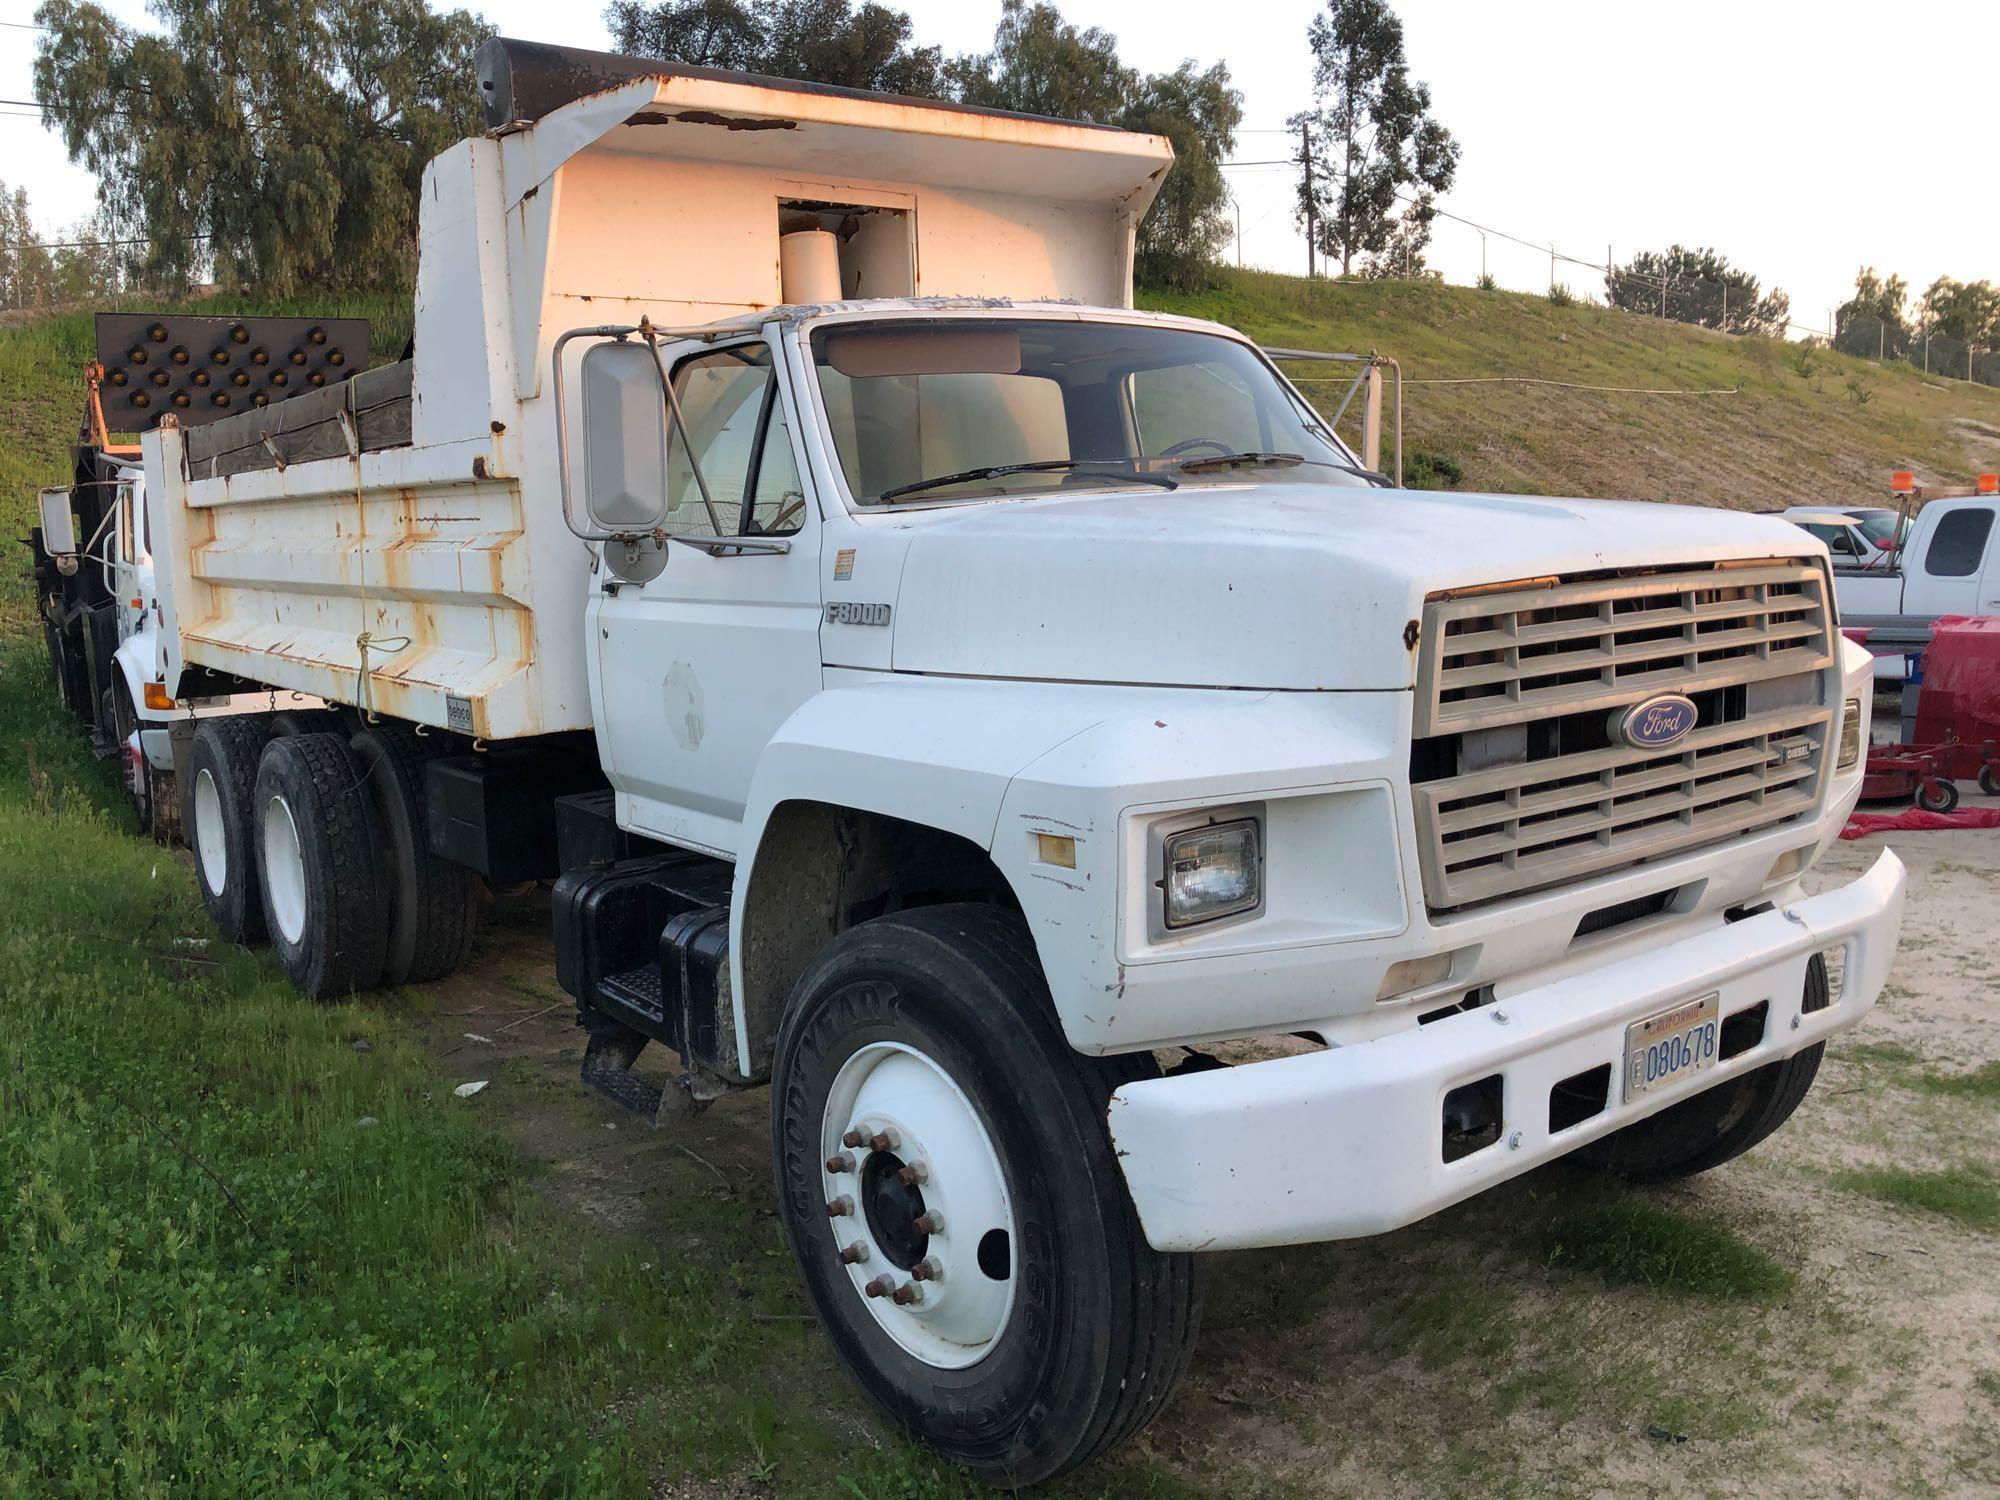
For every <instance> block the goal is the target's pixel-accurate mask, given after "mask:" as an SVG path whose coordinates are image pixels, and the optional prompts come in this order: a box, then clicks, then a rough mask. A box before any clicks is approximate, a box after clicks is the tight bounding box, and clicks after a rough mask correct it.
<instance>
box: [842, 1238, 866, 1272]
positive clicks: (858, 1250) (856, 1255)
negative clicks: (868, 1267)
mask: <svg viewBox="0 0 2000 1500" xmlns="http://www.w3.org/2000/svg"><path fill="white" fill-rule="evenodd" d="M866 1259H868V1242H867V1241H866V1240H856V1241H855V1242H854V1243H853V1244H851V1245H849V1246H847V1247H846V1248H845V1249H843V1250H842V1251H841V1252H840V1263H841V1264H842V1265H843V1266H857V1265H859V1264H861V1262H862V1261H864V1260H866Z"/></svg>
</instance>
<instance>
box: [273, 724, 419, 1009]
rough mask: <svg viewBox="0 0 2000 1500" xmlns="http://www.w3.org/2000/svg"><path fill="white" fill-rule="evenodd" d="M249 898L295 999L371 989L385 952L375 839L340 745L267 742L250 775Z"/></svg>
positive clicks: (384, 891) (357, 780)
mask: <svg viewBox="0 0 2000 1500" xmlns="http://www.w3.org/2000/svg"><path fill="white" fill-rule="evenodd" d="M252 807H253V810H254V815H255V819H254V821H255V828H256V848H257V881H258V890H259V892H260V893H261V894H262V896H263V900H264V917H265V923H266V925H267V926H268V928H269V930H270V934H271V946H272V947H273V948H274V949H276V950H277V954H278V961H279V962H280V963H282V964H283V965H284V968H285V973H286V975H287V976H288V977H289V978H290V979H291V981H292V983H293V985H295V986H296V987H297V988H298V989H299V990H300V991H301V992H303V993H304V994H307V995H310V996H311V997H312V998H313V999H315V1000H330V999H333V998H335V997H337V996H341V995H347V994H352V993H353V992H354V991H356V990H366V989H372V988H373V987H374V986H375V985H376V984H377V983H379V982H380V981H381V978H382V964H383V961H384V958H385V957H386V955H387V952H388V945H389V899H388V882H387V879H386V873H385V861H384V859H383V858H382V850H383V839H382V833H381V830H380V829H379V828H378V827H377V826H376V821H375V809H374V807H373V805H372V804H371V803H370V801H369V798H368V794H367V792H366V791H365V790H364V789H363V788H362V785H361V768H360V767H359V766H358V765H356V764H355V760H354V756H353V754H352V753H351V752H350V751H349V750H348V748H347V741H346V740H344V739H342V738H341V737H340V736H339V735H337V734H302V735H297V736H294V737H292V738H289V739H274V740H272V741H271V742H270V743H269V744H267V745H266V746H265V747H264V755H263V758H262V760H261V761H260V762H259V764H258V767H257V792H256V796H255V799H254V800H253V803H252Z"/></svg>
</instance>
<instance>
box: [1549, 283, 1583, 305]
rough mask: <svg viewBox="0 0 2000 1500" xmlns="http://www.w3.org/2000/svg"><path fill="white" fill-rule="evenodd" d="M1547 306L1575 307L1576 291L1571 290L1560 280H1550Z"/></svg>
mask: <svg viewBox="0 0 2000 1500" xmlns="http://www.w3.org/2000/svg"><path fill="white" fill-rule="evenodd" d="M1549 306H1550V307H1575V306H1576V293H1575V292H1572V291H1571V290H1570V289H1569V288H1568V287H1566V286H1564V285H1563V284H1562V283H1561V282H1559V281H1552V282H1550V283H1549Z"/></svg>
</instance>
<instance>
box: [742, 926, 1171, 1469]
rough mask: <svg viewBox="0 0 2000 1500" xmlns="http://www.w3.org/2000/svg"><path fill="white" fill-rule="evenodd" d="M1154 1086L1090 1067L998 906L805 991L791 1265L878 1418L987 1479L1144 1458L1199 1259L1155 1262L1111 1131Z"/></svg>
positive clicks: (781, 1150) (878, 951)
mask: <svg viewBox="0 0 2000 1500" xmlns="http://www.w3.org/2000/svg"><path fill="white" fill-rule="evenodd" d="M1151 1070H1152V1064H1151V1059H1150V1058H1149V1057H1148V1058H1142V1059H1136V1060H1134V1059H1117V1060H1110V1061H1100V1060H1096V1059H1091V1058H1085V1057H1082V1056H1080V1055H1078V1054H1077V1053H1076V1052H1075V1051H1073V1050H1072V1049H1071V1048H1070V1046H1069V1044H1068V1043H1067V1041H1066V1040H1065V1039H1064V1038H1063V1035H1062V1032H1061V1029H1060V1027H1059V1026H1058V1025H1057V1023H1056V1019H1055V1015H1054V1012H1053V1009H1052V1007H1051V1005H1050V1002H1049V998H1048V991H1047V988H1046V986H1045V985H1044V984H1043V982H1042V978H1041V973H1040V970H1039V968H1038V966H1037V964H1036V961H1035V956H1034V948H1033V944H1032V942H1031V940H1030V938H1029V935H1028V931H1027V928H1026V926H1025V924H1024V923H1023V922H1022V921H1021V919H1020V918H1019V917H1018V916H1015V915H1013V914H1011V913H1007V912H1002V911H999V910H997V909H995V908H991V907H983V906H937V907H926V908H923V909H920V910H916V911H910V912H903V913H898V914H896V915H893V916H887V917H882V918H878V919H877V920H875V921H872V922H867V923H863V924H862V925H861V926H858V927H855V928H853V929H851V930H850V931H848V932H846V933H844V934H842V935H841V936H840V937H839V938H838V939H836V940H835V941H834V942H833V943H832V944H831V945H829V946H828V948H827V949H826V951H825V952H824V953H823V954H822V955H821V957H820V958H819V960H818V961H817V962H816V963H815V964H814V965H813V966H812V968H811V969H810V970H808V971H807V973H806V974H805V976H804V977H803V978H802V979H801V980H800V982H799V985H798V988H797V990H796V991H795V992H794V995H793V1000H792V1004H791V1007H790V1010H789V1011H788V1013H787V1015H786V1019H785V1023H784V1026H783V1028H782V1029H781V1031H780V1033H779V1037H778V1046H777V1057H776V1061H775V1064H774V1069H773V1078H772V1083H773V1096H774V1098H773V1103H774V1108H773V1112H772V1150H773V1156H774V1158H775V1166H776V1171H777V1179H778V1191H779V1197H780V1201H781V1208H782V1213H783V1218H784V1222H785V1232H786V1236H787V1238H788V1240H789V1241H790V1244H791V1248H792V1254H793V1257H794V1259H795V1260H796V1261H797V1263H798V1267H799V1271H800V1274H801V1276H802V1277H803V1278H804V1280H805V1283H806V1287H807V1290H808V1292H809V1294H810V1295H811V1298H812V1301H813V1305H814V1308H815V1310H816V1311H817V1312H818V1314H819V1317H820V1321H821V1323H822V1325H823V1326H824V1327H825V1329H826V1331H827V1335H828V1338H829V1339H830V1341H831V1342H832V1344H833V1347H834V1350H835V1352H836V1354H837V1355H838V1356H839V1358H840V1360H841V1363H842V1364H844V1365H845V1366H846V1367H847V1369H848V1371H849V1373H850V1374H851V1375H853V1376H854V1378H855V1380H856V1381H857V1382H858V1383H859V1384H860V1385H861V1387H862V1389H863V1390H864V1391H865V1392H866V1393H867V1394H868V1396H869V1397H870V1399H872V1400H873V1401H874V1402H875V1404H876V1405H877V1406H879V1407H880V1408H881V1409H882V1410H883V1412H884V1413H886V1414H887V1416H888V1417H889V1419H890V1420H891V1421H892V1422H894V1423H896V1424H897V1426H899V1427H900V1428H902V1429H903V1430H905V1431H907V1432H909V1433H910V1434H911V1435H913V1436H915V1437H919V1438H921V1439H923V1440H924V1441H926V1442H929V1443H931V1444H932V1445H933V1446H935V1447H937V1448H938V1449H939V1450H941V1451H942V1452H943V1453H944V1454H945V1455H946V1456H948V1457H950V1458H952V1459H953V1460H955V1461H957V1462H959V1463H961V1464H964V1465H965V1466H966V1467H968V1468H969V1469H971V1470H973V1471H974V1472H975V1473H977V1474H978V1475H979V1476H980V1477H982V1478H984V1479H986V1480H988V1481H989V1482H992V1483H997V1484H1002V1485H1025V1484H1033V1483H1037V1482H1039V1481H1041V1480H1043V1479H1047V1478H1049V1477H1050V1476H1052V1475H1055V1474H1058V1473H1061V1472H1062V1471H1063V1470H1065V1469H1068V1468H1071V1467H1073V1466H1074V1465H1076V1464H1079V1463H1082V1462H1083V1461H1084V1460H1086V1459H1088V1458H1090V1457H1092V1456H1093V1455H1095V1454H1097V1453H1099V1452H1101V1451H1103V1450H1104V1449H1106V1448H1108V1447H1110V1446H1112V1445H1113V1444H1115V1443H1118V1442H1120V1441H1122V1440H1123V1439H1125V1438H1126V1437H1129V1436H1130V1435H1131V1434H1132V1433H1134V1432H1136V1431H1138V1430H1139V1428H1140V1427H1142V1426H1144V1425H1145V1423H1146V1422H1147V1421H1149V1420H1150V1419H1151V1418H1152V1417H1153V1415H1154V1414H1155V1413H1156V1412H1158V1411H1159V1409H1160V1408H1161V1407H1162V1406H1163V1405H1164V1404H1165V1403H1166V1400H1167V1397H1168V1396H1169V1395H1170V1394H1171V1393H1172V1391H1173V1389H1174V1387H1175V1385H1176V1384H1177V1383H1178V1382H1179V1380H1180V1378H1181V1376H1182V1374H1183V1373H1184V1372H1185V1370H1186V1368H1187V1362H1188V1358H1189V1356H1190V1354H1191V1353H1192V1352H1193V1347H1194V1339H1195V1330H1196V1325H1197V1322H1198V1317H1199V1309H1198V1301H1199V1299H1198V1293H1197V1288H1196V1282H1195V1266H1194V1262H1193V1258H1192V1257H1190V1256H1186V1255H1163V1254H1160V1253H1158V1252H1157V1251H1154V1250H1153V1249H1152V1248H1151V1247H1150V1246H1148V1245H1147V1243H1146V1239H1145V1235H1144V1233H1143V1231H1142V1230H1141V1228H1140V1226H1139V1222H1138V1218H1137V1215H1136V1214H1135V1213H1134V1212H1133V1209H1132V1203H1131V1199H1130V1197H1129V1196H1128V1195H1127V1193H1126V1190H1125V1184H1124V1180H1123V1178H1122V1176H1121V1174H1120V1172H1119V1170H1118V1164H1117V1160H1116V1158H1115V1156H1114V1155H1113V1153H1112V1147H1111V1142H1110V1137H1109V1134H1108V1132H1107V1130H1106V1127H1105V1111H1106V1109H1107V1107H1108V1102H1109V1099H1110V1095H1111V1091H1112V1090H1113V1089H1115V1088H1116V1087H1117V1086H1118V1085H1119V1084H1121V1083H1123V1082H1126V1081H1128V1080H1129V1079H1132V1078H1137V1077H1143V1076H1146V1075H1147V1074H1148V1073H1150V1072H1151Z"/></svg>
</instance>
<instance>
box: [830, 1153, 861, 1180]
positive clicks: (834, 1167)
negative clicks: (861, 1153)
mask: <svg viewBox="0 0 2000 1500" xmlns="http://www.w3.org/2000/svg"><path fill="white" fill-rule="evenodd" d="M826 1169H827V1171H829V1172H831V1173H833V1175H834V1176H836V1177H838V1176H839V1175H840V1174H841V1173H843V1172H852V1171H853V1170H854V1158H853V1157H851V1156H849V1155H848V1154H847V1153H846V1152H845V1151H836V1152H834V1153H833V1155H831V1156H829V1157H828V1158H827V1159H826Z"/></svg>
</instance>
